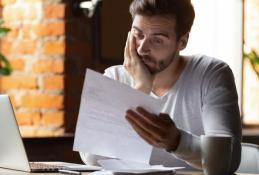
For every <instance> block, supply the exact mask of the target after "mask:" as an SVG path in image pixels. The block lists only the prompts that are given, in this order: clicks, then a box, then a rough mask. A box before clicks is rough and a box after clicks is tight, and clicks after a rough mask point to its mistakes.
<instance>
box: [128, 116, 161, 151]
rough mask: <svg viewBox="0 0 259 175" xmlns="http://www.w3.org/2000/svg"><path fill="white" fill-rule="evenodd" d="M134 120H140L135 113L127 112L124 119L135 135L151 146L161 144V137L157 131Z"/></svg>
mask: <svg viewBox="0 0 259 175" xmlns="http://www.w3.org/2000/svg"><path fill="white" fill-rule="evenodd" d="M135 118H141V117H139V116H138V114H137V113H135V112H133V111H127V115H126V119H127V120H128V122H129V123H130V124H131V126H132V127H133V129H134V130H135V131H136V132H137V134H138V135H139V136H140V137H142V138H143V139H144V140H145V141H146V142H148V143H149V144H151V145H154V146H158V144H159V143H162V142H161V137H160V135H159V134H158V131H157V129H156V128H154V127H153V126H150V125H148V124H145V123H142V122H140V120H135Z"/></svg>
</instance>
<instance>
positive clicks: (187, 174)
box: [0, 168, 255, 175]
mask: <svg viewBox="0 0 259 175" xmlns="http://www.w3.org/2000/svg"><path fill="white" fill-rule="evenodd" d="M46 174H48V175H58V174H59V175H61V173H27V172H22V171H14V170H8V169H3V168H0V175H46ZM88 174H89V173H87V172H84V173H82V175H88ZM62 175H64V174H62ZM176 175H203V173H202V172H193V171H177V173H176ZM237 175H255V174H243V173H240V174H239V173H237Z"/></svg>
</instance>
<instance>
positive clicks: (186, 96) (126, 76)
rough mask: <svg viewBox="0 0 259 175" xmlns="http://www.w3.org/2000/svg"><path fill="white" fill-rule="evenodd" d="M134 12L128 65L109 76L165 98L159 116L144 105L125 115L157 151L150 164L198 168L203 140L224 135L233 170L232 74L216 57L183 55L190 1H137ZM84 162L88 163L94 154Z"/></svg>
mask: <svg viewBox="0 0 259 175" xmlns="http://www.w3.org/2000/svg"><path fill="white" fill-rule="evenodd" d="M130 13H131V15H132V18H133V23H132V28H131V30H130V32H129V33H128V38H127V42H126V46H125V51H124V56H125V58H124V64H123V65H120V66H113V67H110V68H108V69H107V70H106V71H105V75H106V76H108V77H110V78H112V79H115V80H118V81H120V82H122V83H125V84H128V85H129V86H131V87H133V88H135V89H138V90H140V91H142V92H144V93H147V94H150V95H151V96H153V97H155V98H161V99H165V100H166V103H165V105H164V108H163V111H162V113H161V114H160V115H159V116H156V115H154V114H152V113H149V111H146V110H145V109H143V108H141V107H139V108H137V109H136V110H128V111H126V119H127V120H128V122H129V123H130V124H131V126H132V128H133V129H134V130H135V131H136V132H137V133H138V134H139V135H140V136H141V137H142V138H143V139H144V140H145V141H146V142H147V143H149V144H150V145H152V146H153V147H154V149H153V152H152V156H151V162H150V163H151V164H164V165H166V166H167V165H168V166H170V165H171V166H181V165H184V166H187V164H188V165H191V166H192V167H195V168H199V169H200V168H201V153H200V140H199V136H200V135H202V134H224V135H231V136H233V138H234V142H233V159H232V160H233V161H232V167H231V168H232V172H234V171H235V170H236V169H237V168H238V166H239V163H240V154H241V146H240V141H241V124H240V114H239V109H238V97H237V92H236V87H235V83H234V77H233V74H232V71H231V69H230V68H229V66H228V65H227V64H226V63H224V62H222V61H220V60H218V59H215V58H211V57H208V56H204V55H194V56H182V55H180V54H179V52H180V51H181V50H183V49H184V48H185V47H186V45H187V42H188V37H189V32H190V30H191V26H192V24H193V20H194V16H195V14H194V9H193V6H192V5H191V2H190V0H134V1H133V2H132V4H131V6H130ZM82 158H83V160H86V162H87V161H88V162H89V161H90V159H91V156H90V155H85V156H84V155H83V154H82ZM92 158H93V157H92ZM186 163H187V164H186Z"/></svg>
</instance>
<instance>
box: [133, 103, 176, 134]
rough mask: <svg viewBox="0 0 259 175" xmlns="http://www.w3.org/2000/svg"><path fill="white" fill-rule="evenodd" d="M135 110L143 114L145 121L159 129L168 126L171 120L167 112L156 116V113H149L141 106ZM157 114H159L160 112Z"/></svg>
mask: <svg viewBox="0 0 259 175" xmlns="http://www.w3.org/2000/svg"><path fill="white" fill-rule="evenodd" d="M137 112H139V113H140V114H141V115H142V116H143V119H144V120H145V121H146V122H148V123H149V124H151V125H153V126H154V127H156V128H158V129H161V130H164V129H165V128H167V127H169V125H170V124H171V121H172V120H171V118H170V116H169V115H168V114H164V116H163V117H157V116H156V115H154V114H151V113H150V112H148V111H146V110H145V109H144V108H142V107H137ZM159 116H161V114H160V115H159Z"/></svg>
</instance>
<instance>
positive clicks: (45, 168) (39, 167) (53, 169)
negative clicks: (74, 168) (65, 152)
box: [29, 162, 64, 172]
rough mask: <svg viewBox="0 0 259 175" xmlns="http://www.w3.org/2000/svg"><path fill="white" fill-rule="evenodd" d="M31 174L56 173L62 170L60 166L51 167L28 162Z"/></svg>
mask: <svg viewBox="0 0 259 175" xmlns="http://www.w3.org/2000/svg"><path fill="white" fill-rule="evenodd" d="M29 164H30V167H31V170H32V172H46V171H48V172H57V171H58V170H59V169H62V168H64V166H60V165H51V164H45V163H39V162H29Z"/></svg>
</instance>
